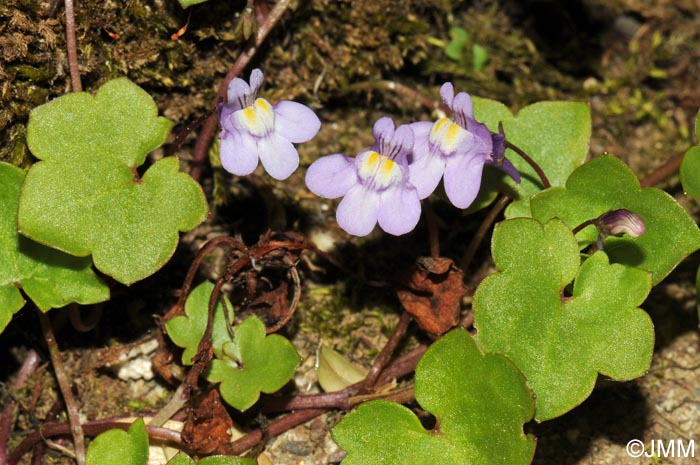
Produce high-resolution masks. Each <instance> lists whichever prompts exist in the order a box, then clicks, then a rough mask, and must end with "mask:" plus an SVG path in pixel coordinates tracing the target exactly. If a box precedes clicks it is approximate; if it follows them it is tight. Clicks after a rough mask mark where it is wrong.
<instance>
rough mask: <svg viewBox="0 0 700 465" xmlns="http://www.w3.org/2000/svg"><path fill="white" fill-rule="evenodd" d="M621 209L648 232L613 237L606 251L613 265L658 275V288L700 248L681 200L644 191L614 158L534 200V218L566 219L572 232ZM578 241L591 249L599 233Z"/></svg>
mask: <svg viewBox="0 0 700 465" xmlns="http://www.w3.org/2000/svg"><path fill="white" fill-rule="evenodd" d="M620 208H625V209H627V210H630V211H632V212H634V213H636V214H637V215H639V216H640V217H641V218H642V220H644V223H645V224H646V229H647V232H646V233H644V234H642V235H641V236H639V237H636V238H632V237H627V236H625V237H608V238H607V239H606V240H605V251H606V253H607V254H608V255H609V256H610V259H611V260H612V261H613V262H616V263H622V264H625V265H629V266H635V267H638V268H642V269H644V270H647V271H650V272H652V273H653V284H658V283H659V282H660V281H661V280H663V279H664V278H665V277H666V276H667V275H668V274H669V273H670V272H671V270H673V269H674V268H675V267H676V265H677V264H678V263H679V262H680V261H681V260H682V259H683V258H685V257H686V256H687V255H689V254H691V253H692V252H694V251H695V250H697V249H698V248H700V230H698V227H697V226H696V225H695V223H694V222H693V220H692V219H691V218H690V217H689V216H688V214H687V213H686V212H685V210H683V208H682V207H681V206H680V205H679V204H678V202H676V201H675V200H674V199H673V197H671V196H670V195H669V194H667V193H666V192H664V191H662V190H659V189H655V188H645V189H642V188H641V187H640V185H639V181H638V180H637V178H636V176H635V175H634V173H632V171H631V170H630V169H629V168H628V167H627V166H626V165H625V164H624V163H622V162H621V161H620V160H618V159H617V158H616V157H613V156H602V157H598V158H595V159H593V160H591V161H589V162H588V163H586V164H585V165H583V166H581V167H580V168H578V169H577V170H576V171H574V173H572V174H571V177H570V178H569V180H568V181H567V182H566V187H555V188H552V189H548V190H547V191H545V192H542V193H540V194H538V195H536V196H535V197H533V199H532V202H531V210H532V217H533V218H535V219H537V220H539V221H540V222H545V221H547V220H549V219H550V218H555V217H556V218H560V219H561V220H562V221H563V222H564V223H566V224H567V225H568V226H569V227H570V228H574V227H576V226H578V225H579V224H581V223H583V222H584V221H586V220H590V219H594V218H597V217H598V216H600V215H601V214H603V213H605V212H606V211H608V210H617V209H620ZM577 237H578V238H579V240H580V241H581V245H582V246H584V247H585V246H586V245H588V244H591V243H592V242H594V241H595V240H596V237H597V231H596V229H595V227H593V226H589V227H587V228H585V229H584V230H583V231H581V232H580V233H579V234H578V235H577ZM669 238H673V240H669Z"/></svg>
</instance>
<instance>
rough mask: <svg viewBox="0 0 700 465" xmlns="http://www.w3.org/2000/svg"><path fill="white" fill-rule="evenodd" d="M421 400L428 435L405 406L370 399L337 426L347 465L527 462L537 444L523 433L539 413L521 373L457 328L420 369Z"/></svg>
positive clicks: (511, 464)
mask: <svg viewBox="0 0 700 465" xmlns="http://www.w3.org/2000/svg"><path fill="white" fill-rule="evenodd" d="M415 395H416V401H418V403H419V404H420V405H421V407H422V408H424V409H425V410H427V411H428V412H430V413H432V414H434V415H435V416H436V418H437V425H438V426H437V427H436V429H435V430H433V431H427V430H425V428H423V426H422V425H421V422H420V420H419V419H418V417H416V415H415V414H414V413H413V412H411V410H409V409H408V408H406V407H403V406H401V405H399V404H396V403H393V402H387V401H383V400H377V401H370V402H367V403H365V404H362V405H360V406H359V407H357V408H356V409H355V410H353V411H352V412H350V413H349V414H348V415H346V417H345V418H344V419H343V420H342V421H341V422H340V423H339V424H338V425H336V426H335V428H333V439H334V440H335V442H337V443H338V445H339V446H340V447H342V448H343V449H345V450H346V451H347V453H348V454H347V456H346V457H345V459H343V462H342V465H366V464H372V465H394V464H399V463H400V464H402V465H443V464H450V465H477V464H478V465H499V464H503V465H520V464H529V463H530V461H531V460H532V456H533V454H534V451H535V440H534V437H532V436H530V435H525V434H524V433H523V423H525V422H527V421H529V420H530V419H531V418H532V415H533V413H534V401H533V398H532V393H531V392H530V390H529V389H528V388H527V386H526V384H525V380H524V378H523V376H522V374H521V373H520V372H519V371H518V370H517V369H516V368H515V367H514V366H513V364H512V363H510V361H508V360H506V359H505V358H503V357H501V356H499V355H493V354H486V355H484V354H482V353H481V351H480V350H479V348H478V347H477V345H476V343H475V342H474V340H473V338H472V337H471V336H470V335H469V334H468V333H467V332H466V331H464V330H462V329H457V330H453V331H451V332H449V333H447V334H446V335H445V336H443V337H442V338H440V339H439V340H437V341H436V342H435V343H434V344H433V345H432V346H431V347H430V349H428V351H427V352H426V353H425V355H424V356H423V358H422V359H421V361H420V362H419V364H418V367H417V368H416V378H415Z"/></svg>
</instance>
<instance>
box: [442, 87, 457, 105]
mask: <svg viewBox="0 0 700 465" xmlns="http://www.w3.org/2000/svg"><path fill="white" fill-rule="evenodd" d="M440 97H442V102H443V103H444V104H445V105H447V107H448V108H449V109H450V110H451V109H452V100H454V98H455V88H454V86H452V83H451V82H446V83H444V84H443V85H442V87H440Z"/></svg>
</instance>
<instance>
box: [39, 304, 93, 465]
mask: <svg viewBox="0 0 700 465" xmlns="http://www.w3.org/2000/svg"><path fill="white" fill-rule="evenodd" d="M38 313H39V322H40V323H41V330H42V333H43V334H44V340H45V341H46V345H47V347H48V349H49V355H50V356H51V364H52V365H53V371H54V373H55V374H56V381H58V387H59V388H60V390H61V394H62V395H63V400H64V401H65V403H66V412H67V413H68V421H69V423H70V432H71V435H72V436H73V444H74V447H75V461H76V462H77V463H78V465H85V435H84V434H83V429H82V427H81V426H80V415H79V411H78V403H77V401H76V400H75V397H74V396H73V391H72V390H71V388H72V385H71V382H70V380H69V379H68V376H67V375H66V372H65V370H64V369H63V362H62V361H61V352H60V351H59V349H58V344H57V343H56V337H55V335H54V333H53V329H52V328H51V321H50V320H49V317H48V316H47V315H46V314H45V313H44V312H42V311H39V312H38Z"/></svg>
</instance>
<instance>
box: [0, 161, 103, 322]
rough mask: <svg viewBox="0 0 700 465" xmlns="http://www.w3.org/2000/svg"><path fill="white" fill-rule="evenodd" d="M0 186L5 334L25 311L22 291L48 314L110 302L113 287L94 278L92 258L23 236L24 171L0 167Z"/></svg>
mask: <svg viewBox="0 0 700 465" xmlns="http://www.w3.org/2000/svg"><path fill="white" fill-rule="evenodd" d="M0 180H2V182H0V263H1V264H2V265H1V266H0V332H2V331H3V330H4V329H5V327H6V326H7V324H8V323H9V322H10V319H11V318H12V315H13V314H14V313H15V312H17V311H18V310H19V309H20V308H22V306H23V305H24V299H23V298H22V294H21V293H20V289H23V290H24V292H25V293H26V294H27V296H29V298H30V299H32V301H33V302H34V303H35V304H36V306H37V307H39V309H40V310H42V311H48V310H49V309H51V308H58V307H63V306H65V305H67V304H69V303H71V302H78V303H80V304H93V303H97V302H103V301H105V300H108V299H109V287H107V285H106V284H105V283H104V282H102V280H101V279H100V278H98V277H97V276H96V275H95V273H93V271H92V269H91V268H90V266H91V265H92V261H91V260H90V259H89V258H78V257H73V256H71V255H66V254H64V253H62V252H59V251H57V250H54V249H50V248H48V247H45V246H43V245H41V244H37V243H35V242H32V241H31V240H29V239H27V238H25V237H22V236H20V235H18V234H17V208H18V204H19V194H20V189H21V186H22V181H23V180H24V171H22V170H21V169H19V168H17V167H15V166H12V165H8V164H7V163H0Z"/></svg>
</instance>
